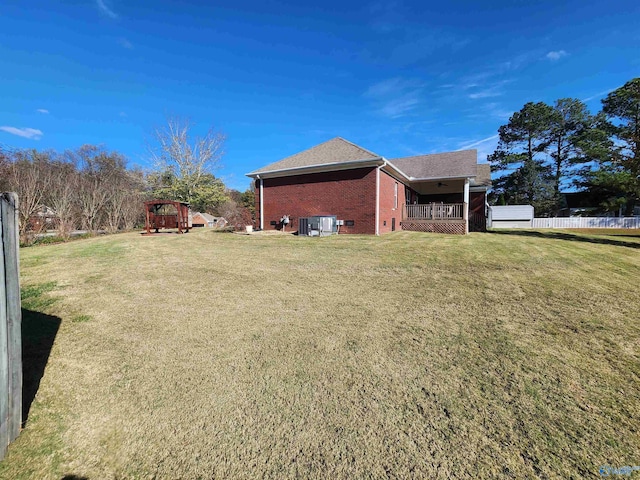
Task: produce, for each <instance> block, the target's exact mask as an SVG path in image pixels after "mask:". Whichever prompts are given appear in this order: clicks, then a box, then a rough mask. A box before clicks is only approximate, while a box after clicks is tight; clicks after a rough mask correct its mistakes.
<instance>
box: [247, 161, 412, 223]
mask: <svg viewBox="0 0 640 480" xmlns="http://www.w3.org/2000/svg"><path fill="white" fill-rule="evenodd" d="M381 175H382V174H381ZM256 187H257V188H256V193H257V195H256V218H257V219H259V218H260V181H259V180H257V181H256ZM263 194H264V198H263V206H264V229H265V230H273V229H274V228H280V225H279V223H280V219H281V218H282V216H283V215H289V216H290V220H291V223H290V224H289V225H288V226H287V230H291V231H295V230H297V229H298V219H299V218H300V217H310V216H313V215H337V216H338V220H345V221H346V220H353V221H354V226H352V227H348V226H346V225H345V226H342V227H340V233H341V234H342V233H368V234H373V233H375V213H376V168H375V167H373V168H371V167H370V168H358V169H353V170H342V171H337V172H327V173H314V174H308V175H296V176H292V177H281V178H266V179H264V183H263ZM392 195H393V191H392ZM402 195H404V190H403V192H402ZM402 198H404V196H403V197H402ZM258 221H259V220H258ZM272 221H276V222H278V225H277V227H274V226H273V225H271V224H270V223H271V222H272ZM396 222H397V223H396V228H397V229H399V228H400V227H399V222H400V219H399V218H398V219H396ZM388 225H389V228H391V226H390V225H391V224H390V222H388Z"/></svg>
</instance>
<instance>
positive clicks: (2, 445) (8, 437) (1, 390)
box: [0, 193, 22, 459]
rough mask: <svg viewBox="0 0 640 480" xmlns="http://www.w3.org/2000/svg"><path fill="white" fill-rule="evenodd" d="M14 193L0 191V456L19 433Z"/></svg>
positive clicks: (19, 350)
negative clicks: (0, 192) (1, 192)
mask: <svg viewBox="0 0 640 480" xmlns="http://www.w3.org/2000/svg"><path fill="white" fill-rule="evenodd" d="M18 257H19V243H18V197H17V195H16V194H14V193H3V194H0V459H2V458H4V455H5V453H6V450H7V447H8V446H9V443H11V442H12V441H13V440H15V438H16V437H17V436H18V434H19V433H20V427H21V422H22V341H21V310H20V276H19V275H20V274H19V258H18Z"/></svg>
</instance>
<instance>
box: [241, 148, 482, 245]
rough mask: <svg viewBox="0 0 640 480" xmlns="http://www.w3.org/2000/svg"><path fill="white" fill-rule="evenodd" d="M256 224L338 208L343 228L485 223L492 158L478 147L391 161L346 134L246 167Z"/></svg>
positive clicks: (274, 225)
mask: <svg viewBox="0 0 640 480" xmlns="http://www.w3.org/2000/svg"><path fill="white" fill-rule="evenodd" d="M247 176H249V177H251V178H253V179H254V180H255V187H256V189H255V190H256V218H257V219H259V225H258V226H259V228H261V229H279V228H282V225H281V224H280V220H281V218H282V217H283V216H284V215H288V216H289V219H290V224H289V225H288V226H287V229H288V230H293V231H295V230H297V228H298V219H299V218H302V217H309V216H315V215H337V217H338V219H340V220H343V221H344V225H343V226H341V227H340V233H359V234H375V235H378V234H382V233H387V232H392V231H394V230H399V229H403V230H418V231H430V232H441V233H459V234H464V233H467V232H469V231H474V230H484V228H485V225H486V193H487V189H488V188H489V186H490V184H491V174H490V169H489V165H486V164H478V162H477V151H476V150H462V151H459V152H449V153H439V154H432V155H418V156H413V157H404V158H396V159H392V160H388V159H386V158H384V157H382V156H380V155H377V154H375V153H373V152H371V151H369V150H366V149H364V148H362V147H359V146H358V145H355V144H353V143H351V142H349V141H347V140H345V139H343V138H340V137H336V138H333V139H331V140H329V141H327V142H324V143H321V144H320V145H317V146H315V147H313V148H310V149H308V150H305V151H303V152H300V153H297V154H295V155H292V156H290V157H287V158H285V159H283V160H280V161H278V162H275V163H272V164H270V165H267V166H266V167H263V168H260V169H258V170H255V171H253V172H251V173H248V174H247Z"/></svg>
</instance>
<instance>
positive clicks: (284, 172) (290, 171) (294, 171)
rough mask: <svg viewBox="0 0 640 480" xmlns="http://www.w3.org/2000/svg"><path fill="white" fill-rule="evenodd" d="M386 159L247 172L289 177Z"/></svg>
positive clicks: (379, 160)
mask: <svg viewBox="0 0 640 480" xmlns="http://www.w3.org/2000/svg"><path fill="white" fill-rule="evenodd" d="M385 162H386V160H385V159H384V158H382V157H377V158H367V159H364V160H351V161H348V162H332V163H323V164H319V165H310V166H306V167H293V168H281V169H279V170H270V171H268V172H250V173H245V175H246V176H247V177H252V178H271V177H287V176H292V175H302V174H305V173H322V172H327V171H329V172H333V171H336V170H349V169H353V168H360V167H369V166H371V167H377V166H380V165H384V163H385Z"/></svg>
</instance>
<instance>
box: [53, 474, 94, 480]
mask: <svg viewBox="0 0 640 480" xmlns="http://www.w3.org/2000/svg"><path fill="white" fill-rule="evenodd" d="M60 480H89V477H80V476H78V475H65V476H64V477H62V478H61V479H60Z"/></svg>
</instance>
